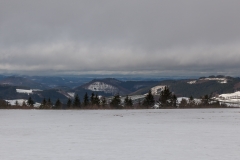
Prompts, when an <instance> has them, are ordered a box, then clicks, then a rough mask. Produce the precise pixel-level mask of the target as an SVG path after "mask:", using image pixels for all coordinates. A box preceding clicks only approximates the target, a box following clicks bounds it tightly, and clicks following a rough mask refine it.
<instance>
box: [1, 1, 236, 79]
mask: <svg viewBox="0 0 240 160" xmlns="http://www.w3.org/2000/svg"><path fill="white" fill-rule="evenodd" d="M0 73H19V74H34V75H49V74H124V75H128V74H130V75H157V76H179V75H183V76H197V75H200V76H202V75H211V74H215V75H218V74H226V75H232V76H239V75H240V1H239V0H94V1H93V0H36V1H35V0H0Z"/></svg>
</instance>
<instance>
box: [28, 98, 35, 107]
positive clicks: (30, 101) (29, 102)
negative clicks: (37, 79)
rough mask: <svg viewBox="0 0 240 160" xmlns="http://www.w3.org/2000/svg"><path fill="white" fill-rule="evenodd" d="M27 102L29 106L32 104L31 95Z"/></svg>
mask: <svg viewBox="0 0 240 160" xmlns="http://www.w3.org/2000/svg"><path fill="white" fill-rule="evenodd" d="M27 103H28V105H29V106H33V104H34V101H33V100H32V97H31V96H30V97H29V98H28V101H27Z"/></svg>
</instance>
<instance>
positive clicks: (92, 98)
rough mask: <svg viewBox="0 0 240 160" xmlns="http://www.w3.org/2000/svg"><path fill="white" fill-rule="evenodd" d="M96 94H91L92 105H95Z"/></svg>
mask: <svg viewBox="0 0 240 160" xmlns="http://www.w3.org/2000/svg"><path fill="white" fill-rule="evenodd" d="M94 97H95V95H94V93H92V94H91V97H90V100H91V105H94Z"/></svg>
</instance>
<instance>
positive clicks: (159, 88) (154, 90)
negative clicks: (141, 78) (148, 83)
mask: <svg viewBox="0 0 240 160" xmlns="http://www.w3.org/2000/svg"><path fill="white" fill-rule="evenodd" d="M165 87H166V86H164V85H162V86H155V87H153V88H151V92H152V94H153V95H159V94H160V92H161V91H162V90H163V89H164V88H165Z"/></svg>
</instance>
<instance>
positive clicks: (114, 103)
mask: <svg viewBox="0 0 240 160" xmlns="http://www.w3.org/2000/svg"><path fill="white" fill-rule="evenodd" d="M110 106H111V107H113V108H115V109H121V108H122V106H121V99H120V96H119V94H117V95H115V96H114V97H113V99H112V101H111V102H110Z"/></svg>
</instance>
